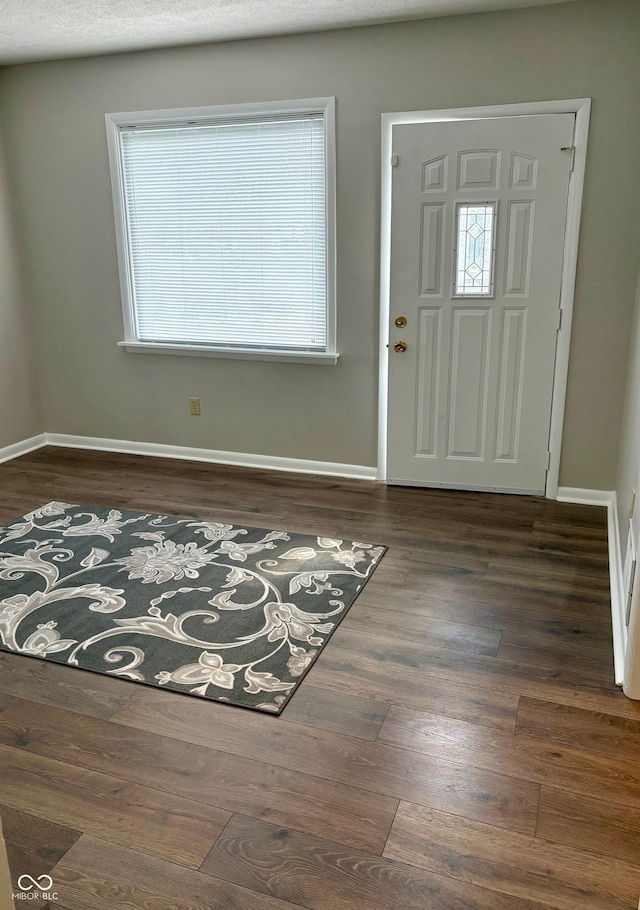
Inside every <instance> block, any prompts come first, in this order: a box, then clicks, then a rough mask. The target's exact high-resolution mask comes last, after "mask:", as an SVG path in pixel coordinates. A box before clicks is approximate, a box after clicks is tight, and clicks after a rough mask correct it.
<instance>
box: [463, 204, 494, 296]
mask: <svg viewBox="0 0 640 910" xmlns="http://www.w3.org/2000/svg"><path fill="white" fill-rule="evenodd" d="M496 212H497V203H496V202H483V203H472V202H460V203H458V205H457V208H456V255H455V263H456V273H455V279H454V284H453V287H454V296H455V297H491V296H492V295H493V262H494V250H495V222H496Z"/></svg>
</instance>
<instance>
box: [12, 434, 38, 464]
mask: <svg viewBox="0 0 640 910" xmlns="http://www.w3.org/2000/svg"><path fill="white" fill-rule="evenodd" d="M46 444H47V437H46V433H40V435H39V436H32V437H31V438H30V439H23V440H22V442H14V443H13V445H10V446H4V448H2V449H0V464H2V462H3V461H11V459H12V458H19V457H20V456H21V455H26V454H27V453H28V452H33V451H35V449H41V448H42V446H46Z"/></svg>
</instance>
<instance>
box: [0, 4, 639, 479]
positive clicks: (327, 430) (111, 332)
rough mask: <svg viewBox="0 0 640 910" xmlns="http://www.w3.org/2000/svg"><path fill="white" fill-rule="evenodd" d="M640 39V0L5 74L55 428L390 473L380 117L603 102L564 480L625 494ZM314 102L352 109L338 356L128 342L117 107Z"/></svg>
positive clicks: (595, 136)
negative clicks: (619, 487) (382, 438)
mask: <svg viewBox="0 0 640 910" xmlns="http://www.w3.org/2000/svg"><path fill="white" fill-rule="evenodd" d="M639 38H640V6H639V5H638V4H637V3H636V2H634V0H607V2H606V3H603V2H600V0H595V2H594V0H584V2H578V3H569V4H564V5H560V6H552V7H545V8H538V9H530V10H516V11H510V12H500V13H491V14H481V15H476V16H458V17H452V18H449V19H436V20H425V21H421V22H415V23H403V24H396V25H385V26H377V27H370V28H363V29H351V30H343V31H335V32H326V33H322V34H315V35H299V36H289V37H283V38H270V39H260V40H256V41H243V42H235V43H229V44H223V45H209V46H198V47H191V48H180V49H173V50H161V51H153V52H146V53H133V54H121V55H114V56H106V57H99V58H92V59H89V58H88V59H83V60H75V61H59V62H52V63H45V64H30V65H24V66H14V67H9V68H6V69H5V70H4V72H2V73H1V74H0V107H1V110H2V113H3V115H4V117H5V120H6V124H7V149H8V160H9V167H10V173H11V178H12V181H13V187H14V189H15V193H16V198H17V202H18V216H19V240H20V243H21V245H22V249H23V251H24V256H25V265H26V274H27V275H28V279H29V283H28V293H29V295H30V299H31V301H32V304H33V307H34V314H35V318H36V325H37V328H38V341H37V352H38V357H39V359H40V362H41V365H42V379H43V382H42V394H43V400H44V411H45V422H46V428H47V430H49V431H51V432H57V433H75V434H81V435H90V436H102V437H111V438H115V439H129V440H144V441H151V442H163V443H170V444H178V445H188V446H201V447H205V448H215V449H223V450H230V451H239V452H260V453H265V454H273V455H284V456H290V457H296V458H310V459H317V460H326V461H337V462H346V463H353V464H362V465H373V464H375V462H376V408H377V350H376V348H377V332H378V305H377V304H378V268H379V263H378V245H379V134H380V114H381V112H383V111H394V110H412V109H428V108H437V107H457V106H460V107H463V106H464V107H466V106H470V105H486V104H497V103H508V102H517V101H533V100H541V99H551V98H573V97H584V96H589V97H591V98H593V102H594V104H593V115H592V129H591V137H590V148H589V158H588V170H587V181H586V195H585V201H584V217H583V231H582V247H581V256H580V262H579V272H578V286H577V300H576V310H575V317H574V331H573V340H572V352H571V362H570V381H569V388H568V400H567V412H566V422H565V438H564V444H563V455H562V463H561V474H560V483H561V484H563V485H569V486H577V487H592V488H599V489H603V488H604V489H611V488H612V487H613V486H614V483H615V477H616V467H617V445H618V439H619V433H620V422H621V415H622V405H623V396H624V384H625V370H626V361H627V353H628V342H629V334H630V326H631V319H632V309H633V299H634V290H635V282H636V277H637V276H636V272H637V258H636V255H635V253H636V250H637V248H638V244H639V242H640V220H639V219H638V218H637V217H636V208H637V200H638V198H639V196H640V193H639V190H640V171H639V169H638V164H637V150H638V148H640V118H638V117H637V116H636V110H637V93H638V85H639V84H640V54H638V43H639ZM318 95H335V96H336V98H337V111H338V115H337V117H338V120H337V129H338V162H337V164H338V249H339V256H338V312H339V315H338V331H339V347H340V351H341V357H340V361H339V364H338V366H337V367H321V366H307V365H291V364H264V363H252V362H246V361H225V360H214V359H195V358H182V357H170V356H152V355H136V354H127V353H126V352H124V351H123V350H122V349H121V348H118V347H116V342H117V341H119V340H121V338H122V321H121V309H120V296H119V289H118V279H117V267H116V252H115V241H114V228H113V213H112V205H111V195H110V192H111V191H110V183H109V172H108V163H107V150H106V142H105V130H104V113H105V112H107V111H123V110H139V109H153V108H171V107H180V106H195V105H206V104H219V103H225V102H241V101H252V100H256V101H257V100H270V99H278V100H284V99H288V98H303V97H311V96H318ZM190 395H199V396H200V397H201V399H202V412H203V413H202V417H201V418H199V419H198V418H192V417H189V416H188V413H187V398H188V397H189V396H190Z"/></svg>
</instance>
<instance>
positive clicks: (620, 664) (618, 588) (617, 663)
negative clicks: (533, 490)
mask: <svg viewBox="0 0 640 910" xmlns="http://www.w3.org/2000/svg"><path fill="white" fill-rule="evenodd" d="M558 500H559V501H560V502H575V503H581V504H583V505H588V506H606V509H607V539H608V542H609V585H610V589H611V624H612V626H613V663H614V674H615V680H616V685H617V686H621V685H622V681H623V678H624V661H625V654H626V651H627V627H626V624H625V618H626V617H625V596H624V582H623V564H622V553H621V551H620V529H619V525H618V499H617V497H616V493H615V490H582V489H580V488H578V487H559V488H558Z"/></svg>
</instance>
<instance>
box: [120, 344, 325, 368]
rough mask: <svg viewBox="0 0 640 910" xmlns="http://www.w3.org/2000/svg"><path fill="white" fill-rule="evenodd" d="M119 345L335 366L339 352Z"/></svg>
mask: <svg viewBox="0 0 640 910" xmlns="http://www.w3.org/2000/svg"><path fill="white" fill-rule="evenodd" d="M118 347H121V348H125V350H127V351H129V353H131V354H178V355H181V356H183V357H218V358H223V359H226V360H262V361H265V362H272V363H273V362H275V363H315V364H317V365H319V366H335V364H336V363H337V362H338V357H339V356H340V355H339V354H330V353H326V352H325V351H322V352H318V353H316V352H313V351H301V352H300V353H294V352H293V351H253V350H248V349H246V350H245V349H242V348H214V347H210V348H208V347H205V346H202V345H188V344H154V343H152V342H146V341H119V342H118Z"/></svg>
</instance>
